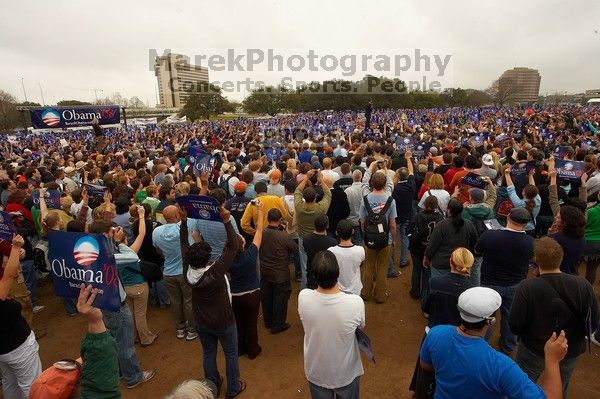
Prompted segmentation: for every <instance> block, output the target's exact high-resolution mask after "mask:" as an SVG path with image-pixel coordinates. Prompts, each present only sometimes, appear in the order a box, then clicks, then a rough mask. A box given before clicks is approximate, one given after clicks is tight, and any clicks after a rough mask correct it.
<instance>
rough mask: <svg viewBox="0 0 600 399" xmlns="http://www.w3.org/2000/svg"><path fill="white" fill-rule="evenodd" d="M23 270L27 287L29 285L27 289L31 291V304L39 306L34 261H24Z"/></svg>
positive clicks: (22, 263)
mask: <svg viewBox="0 0 600 399" xmlns="http://www.w3.org/2000/svg"><path fill="white" fill-rule="evenodd" d="M21 269H22V270H23V278H24V279H25V285H27V289H28V290H29V296H30V297H31V303H32V304H33V306H37V304H38V300H37V275H36V271H35V267H34V265H33V259H28V260H24V261H22V262H21Z"/></svg>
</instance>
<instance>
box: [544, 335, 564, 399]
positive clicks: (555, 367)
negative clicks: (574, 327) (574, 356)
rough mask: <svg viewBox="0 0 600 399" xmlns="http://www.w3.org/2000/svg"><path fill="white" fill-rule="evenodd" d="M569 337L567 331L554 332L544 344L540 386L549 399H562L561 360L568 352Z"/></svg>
mask: <svg viewBox="0 0 600 399" xmlns="http://www.w3.org/2000/svg"><path fill="white" fill-rule="evenodd" d="M567 348H568V346H567V338H566V337H565V332H564V331H561V332H560V335H558V336H556V333H555V332H554V333H552V336H551V337H550V339H549V340H548V341H546V345H545V346H544V363H545V367H544V376H543V378H542V383H541V384H540V386H541V387H542V389H543V390H544V392H545V393H546V397H547V398H548V399H562V397H563V394H562V391H563V388H562V381H561V378H560V361H561V360H562V359H564V357H565V355H566V354H567Z"/></svg>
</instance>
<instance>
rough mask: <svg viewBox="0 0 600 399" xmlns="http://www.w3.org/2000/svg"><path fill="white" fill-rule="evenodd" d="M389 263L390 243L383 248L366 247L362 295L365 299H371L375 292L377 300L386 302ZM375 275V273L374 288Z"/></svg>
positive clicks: (362, 272)
mask: <svg viewBox="0 0 600 399" xmlns="http://www.w3.org/2000/svg"><path fill="white" fill-rule="evenodd" d="M389 265H390V246H389V245H388V246H387V247H385V248H383V249H370V248H366V247H365V264H364V267H363V270H362V271H361V274H362V284H363V289H362V292H361V296H362V297H363V299H364V300H366V301H368V300H370V299H371V295H372V294H374V297H375V302H377V303H384V302H385V300H386V289H387V272H388V267H389ZM373 275H375V289H374V290H373Z"/></svg>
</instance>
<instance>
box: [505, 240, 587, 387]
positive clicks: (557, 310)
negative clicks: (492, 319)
mask: <svg viewBox="0 0 600 399" xmlns="http://www.w3.org/2000/svg"><path fill="white" fill-rule="evenodd" d="M534 254H535V262H536V264H537V265H538V267H539V269H540V277H537V278H530V279H527V280H524V281H522V282H521V283H520V284H519V285H518V286H517V291H516V293H515V298H514V301H513V306H512V308H511V310H510V316H509V324H510V328H511V330H512V331H513V333H515V334H517V335H519V338H520V343H519V346H518V349H517V356H516V359H515V360H516V362H517V364H518V365H519V366H520V367H521V369H523V371H525V373H527V375H528V376H529V378H530V379H531V380H532V381H533V382H537V380H538V379H539V377H540V374H541V373H542V371H543V370H544V344H545V342H546V341H545V337H547V336H548V335H550V334H552V332H555V331H560V330H564V331H565V333H566V336H567V337H568V339H569V348H568V350H567V354H566V356H565V358H564V359H563V360H562V361H561V362H560V375H561V380H562V383H563V397H565V398H566V397H567V389H568V387H569V378H570V377H571V374H572V373H573V370H574V368H575V365H576V363H577V359H578V358H579V355H581V354H582V353H584V352H585V350H586V340H585V337H586V335H587V334H588V332H587V331H586V330H587V329H586V326H588V325H589V328H594V326H596V325H598V320H599V317H598V303H597V301H596V297H595V295H594V289H593V288H592V286H591V285H590V283H589V282H588V281H587V280H586V279H584V278H583V277H579V276H575V275H570V274H566V273H561V271H560V264H561V262H562V258H563V249H562V247H561V246H560V244H559V243H558V242H556V241H555V240H554V239H552V238H550V237H544V238H541V239H539V240H538V241H537V243H536V244H535V249H534ZM588 338H589V337H588Z"/></svg>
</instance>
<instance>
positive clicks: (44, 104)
mask: <svg viewBox="0 0 600 399" xmlns="http://www.w3.org/2000/svg"><path fill="white" fill-rule="evenodd" d="M38 86H40V94H41V95H42V105H43V106H46V100H44V90H42V84H41V83H39V82H38Z"/></svg>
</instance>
